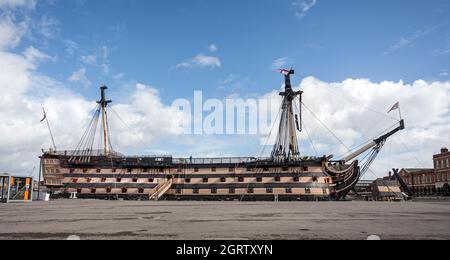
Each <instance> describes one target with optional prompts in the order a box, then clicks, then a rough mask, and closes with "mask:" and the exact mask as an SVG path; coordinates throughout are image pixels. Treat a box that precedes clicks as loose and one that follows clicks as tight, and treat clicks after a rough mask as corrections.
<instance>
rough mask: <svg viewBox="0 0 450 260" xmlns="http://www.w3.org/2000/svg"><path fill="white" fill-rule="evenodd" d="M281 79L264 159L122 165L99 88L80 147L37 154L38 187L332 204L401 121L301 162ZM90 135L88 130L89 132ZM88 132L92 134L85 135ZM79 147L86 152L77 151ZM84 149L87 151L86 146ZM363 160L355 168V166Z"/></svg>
mask: <svg viewBox="0 0 450 260" xmlns="http://www.w3.org/2000/svg"><path fill="white" fill-rule="evenodd" d="M281 72H282V73H283V74H284V77H285V87H284V88H285V89H284V91H283V92H281V93H280V95H281V96H282V98H283V103H282V107H281V119H280V123H279V128H278V136H277V139H276V144H275V145H274V148H273V151H272V153H271V156H270V157H269V158H255V157H249V158H173V157H171V156H141V157H129V156H124V155H121V154H119V153H117V152H115V151H114V150H113V149H112V147H111V144H110V141H109V139H110V137H109V131H108V110H107V108H108V107H109V103H111V101H109V100H107V99H106V93H105V91H106V90H107V87H101V99H100V101H98V102H97V103H98V106H97V109H96V112H95V114H94V118H93V119H92V121H91V124H90V126H89V127H88V130H87V131H86V133H85V135H84V136H83V140H82V141H81V142H80V144H79V145H78V147H77V149H75V150H74V151H56V150H50V151H45V152H44V153H43V155H42V156H41V157H40V158H41V164H42V171H43V175H44V179H45V185H46V186H47V187H48V188H51V189H57V190H59V191H61V192H63V193H64V194H72V195H73V194H76V196H77V198H97V199H139V200H161V199H166V200H255V201H262V200H271V201H273V200H280V201H284V200H340V199H342V198H344V197H345V196H346V195H347V194H348V193H349V191H351V190H352V189H353V188H354V186H355V185H356V183H357V182H358V180H359V179H360V177H361V175H362V174H363V173H364V172H366V171H367V170H368V169H369V167H370V165H371V164H372V162H373V161H374V159H375V158H376V156H377V155H378V153H379V151H380V149H381V148H382V147H383V145H384V144H385V142H386V140H387V139H388V138H389V137H391V136H392V135H394V134H395V133H397V132H398V131H400V130H403V129H404V128H405V126H404V121H403V120H401V121H400V122H399V125H398V126H396V127H395V128H394V129H393V130H391V131H389V132H387V133H386V134H384V135H382V136H380V137H378V138H376V139H374V140H373V141H371V142H370V143H368V144H367V145H366V146H364V147H362V148H361V149H359V150H358V151H355V152H353V153H351V154H349V155H348V156H347V157H345V158H342V159H338V160H333V159H332V156H329V157H326V156H324V157H319V158H318V157H302V156H301V155H300V151H299V146H298V140H297V133H298V132H301V131H302V126H301V111H300V120H299V116H298V115H295V113H294V109H293V102H294V101H296V100H297V99H298V100H300V103H302V94H303V92H302V91H298V92H297V91H294V90H293V88H292V85H291V78H290V77H291V75H293V74H294V71H293V70H281ZM99 121H101V130H102V131H101V132H102V133H103V134H102V138H103V144H104V146H103V149H102V150H93V149H92V144H93V142H94V140H93V139H94V138H95V134H92V131H95V129H96V128H97V123H98V122H99ZM94 128H95V129H94ZM93 129H94V130H93ZM83 144H88V145H87V146H86V145H83ZM89 145H90V146H89ZM365 153H367V154H368V156H367V157H366V158H367V160H366V162H365V163H364V164H362V165H360V164H359V161H358V160H357V159H356V158H358V157H359V156H360V155H362V154H365Z"/></svg>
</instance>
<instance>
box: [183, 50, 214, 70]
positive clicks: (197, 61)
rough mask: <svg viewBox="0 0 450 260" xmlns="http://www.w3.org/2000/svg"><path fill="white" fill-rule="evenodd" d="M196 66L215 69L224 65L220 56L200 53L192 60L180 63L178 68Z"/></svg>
mask: <svg viewBox="0 0 450 260" xmlns="http://www.w3.org/2000/svg"><path fill="white" fill-rule="evenodd" d="M195 67H207V68H210V69H214V68H220V67H222V63H221V61H220V59H219V58H218V57H215V56H209V55H205V54H203V53H200V54H199V55H197V56H195V57H194V58H193V59H191V60H190V61H185V62H182V63H179V64H178V65H177V66H176V68H177V69H180V68H181V69H189V68H195Z"/></svg>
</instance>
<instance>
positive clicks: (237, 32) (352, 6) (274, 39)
mask: <svg viewBox="0 0 450 260" xmlns="http://www.w3.org/2000/svg"><path fill="white" fill-rule="evenodd" d="M294 2H295V1H293V0H283V1H272V0H257V1H256V0H247V1H234V2H232V3H230V1H219V0H214V1H206V0H190V1H176V0H169V1H167V0H164V1H162V0H155V1H137V0H136V1H118V0H112V1H107V3H106V2H105V1H100V0H92V1H88V0H85V1H81V0H78V1H54V3H53V1H52V2H51V3H53V4H49V3H45V2H43V3H40V4H38V5H37V8H36V11H35V12H34V13H33V16H34V17H35V19H42V17H47V18H48V17H52V19H56V20H55V23H56V25H55V26H54V28H53V30H54V31H53V32H52V34H53V36H52V39H49V40H48V41H47V42H46V44H45V48H44V49H43V51H45V52H46V53H47V54H48V55H50V56H54V57H57V60H56V61H55V62H53V63H46V64H45V66H42V67H41V68H40V69H41V70H42V71H43V72H44V73H46V74H49V75H53V76H54V77H55V78H58V79H59V80H61V81H63V82H64V81H67V78H69V76H70V75H71V73H72V72H73V71H75V70H78V69H80V68H82V67H83V68H85V69H86V75H87V76H88V78H89V80H90V81H91V83H92V84H93V85H99V84H101V83H105V84H108V85H110V86H111V87H112V88H113V89H115V88H119V87H121V86H124V85H126V84H127V83H130V82H133V81H139V82H145V83H147V84H150V85H151V86H153V87H155V88H157V89H159V90H160V91H161V92H162V97H163V99H164V100H165V101H167V102H170V101H171V100H173V99H175V98H179V97H190V96H192V90H193V89H202V90H203V91H205V93H206V94H208V95H211V96H225V95H227V94H230V93H229V92H230V91H231V90H223V89H222V91H217V87H219V86H220V85H221V84H222V82H223V81H225V80H226V79H227V78H228V77H229V75H235V76H236V77H237V78H238V79H240V80H243V79H245V89H239V91H241V92H242V93H241V94H245V93H248V94H252V93H264V92H267V91H269V90H271V89H273V88H275V87H278V86H279V85H280V78H279V77H278V76H277V75H276V74H274V73H272V71H273V70H272V69H273V68H272V63H273V61H274V60H276V59H279V58H286V59H287V61H288V65H292V66H294V67H295V68H296V69H297V71H298V75H297V81H300V79H301V78H303V77H305V76H315V77H317V78H320V79H321V80H325V81H328V82H339V81H342V80H345V79H347V78H370V79H371V80H372V81H375V82H379V81H383V80H392V81H398V80H400V79H402V80H404V81H406V82H412V81H414V80H416V79H419V78H420V79H425V80H443V79H448V72H449V70H450V68H449V67H450V59H449V55H448V53H446V55H443V54H442V53H441V52H445V51H448V49H449V48H450V31H449V28H450V18H449V17H450V16H449V15H448V10H450V3H449V2H448V1H446V0H433V1H417V0H414V1H411V0H397V1H351V0H343V1H330V0H321V1H320V0H319V1H317V2H316V4H315V5H314V6H313V7H312V8H311V9H309V11H308V12H307V13H306V14H305V15H304V16H303V17H298V15H296V11H297V9H296V8H295V6H293V3H294ZM300 2H301V1H300ZM305 2H306V3H308V2H311V1H305ZM69 40H70V41H73V42H74V43H76V44H77V46H78V49H77V51H76V54H75V55H73V56H72V57H70V55H68V53H67V52H66V49H67V44H65V42H66V41H69ZM24 44H26V43H24ZM210 44H215V45H216V46H217V48H218V50H217V52H215V53H209V51H208V46H209V45H210ZM103 47H107V48H108V65H109V67H110V68H109V70H110V75H105V73H102V69H101V67H99V64H97V65H96V66H89V65H86V64H85V63H83V62H82V61H80V55H85V56H88V55H96V56H97V63H101V61H100V59H101V58H100V56H101V54H100V53H101V52H102V48H103ZM200 53H203V54H205V55H211V56H215V57H217V58H219V59H220V62H221V67H220V68H214V69H210V68H194V69H188V70H186V69H174V66H176V65H177V64H179V63H181V62H183V61H185V60H188V59H190V58H192V57H195V56H196V55H198V54H200ZM119 74H123V75H124V77H123V78H122V79H121V80H117V79H114V78H112V75H116V76H117V75H119ZM67 84H69V85H70V86H71V87H72V88H73V89H77V88H78V89H79V91H80V93H82V94H83V95H86V96H89V97H92V96H94V95H96V94H97V93H96V89H95V88H89V89H88V90H86V89H84V88H81V89H80V86H79V85H77V84H76V83H69V82H68V83H67ZM91 91H94V93H91ZM233 91H236V90H233Z"/></svg>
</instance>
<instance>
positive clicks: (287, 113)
mask: <svg viewBox="0 0 450 260" xmlns="http://www.w3.org/2000/svg"><path fill="white" fill-rule="evenodd" d="M280 72H281V73H282V74H283V75H284V78H285V90H284V92H281V93H280V96H282V97H283V103H282V108H281V110H282V111H281V118H280V126H279V129H278V136H277V139H276V144H275V146H274V148H273V151H272V160H274V161H275V162H291V161H299V160H300V151H299V147H298V140H297V129H298V130H299V131H300V130H301V129H300V126H299V122H298V116H295V117H294V109H293V101H294V100H295V98H296V97H300V100H301V96H302V94H303V91H294V90H293V89H292V84H291V75H293V74H295V71H294V70H292V69H291V70H280ZM296 125H297V127H296Z"/></svg>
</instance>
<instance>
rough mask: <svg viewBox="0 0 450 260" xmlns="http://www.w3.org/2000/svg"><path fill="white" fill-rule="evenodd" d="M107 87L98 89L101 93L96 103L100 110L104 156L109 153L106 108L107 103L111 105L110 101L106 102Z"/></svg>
mask: <svg viewBox="0 0 450 260" xmlns="http://www.w3.org/2000/svg"><path fill="white" fill-rule="evenodd" d="M107 89H108V87H106V86H102V87H100V91H101V100H100V101H97V103H98V104H99V105H100V107H101V110H102V124H103V144H104V153H105V156H108V155H109V153H110V149H109V147H110V145H109V125H108V114H107V110H106V107H107V106H108V104H109V103H111V102H112V101H111V100H106V93H105V92H106V90H107Z"/></svg>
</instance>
